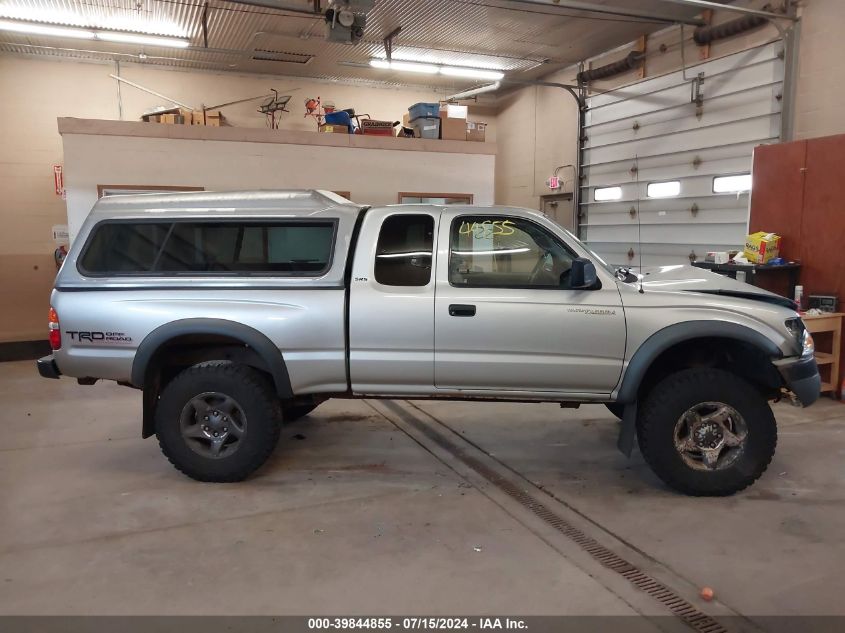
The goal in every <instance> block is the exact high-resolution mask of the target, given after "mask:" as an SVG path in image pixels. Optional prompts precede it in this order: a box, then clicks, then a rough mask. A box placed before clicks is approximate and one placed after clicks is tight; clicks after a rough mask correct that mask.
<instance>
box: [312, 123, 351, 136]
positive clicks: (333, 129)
mask: <svg viewBox="0 0 845 633" xmlns="http://www.w3.org/2000/svg"><path fill="white" fill-rule="evenodd" d="M319 131H320V132H324V133H327V134H349V127H348V126H346V125H337V124H331V125H328V124H323V125H321V126H320V129H319Z"/></svg>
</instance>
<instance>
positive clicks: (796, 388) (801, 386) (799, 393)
mask: <svg viewBox="0 0 845 633" xmlns="http://www.w3.org/2000/svg"><path fill="white" fill-rule="evenodd" d="M778 370H779V371H780V375H781V376H782V377H783V381H784V382H785V383H786V386H787V387H788V388H789V390H790V391H791V392H792V393H794V394H795V395H796V397H797V398H798V401H799V402H800V403H801V404H802V405H804V406H805V407H809V406H810V405H811V404H813V403H814V402H815V401H816V400H818V399H819V395H820V393H821V387H822V379H821V376H819V368H818V366H817V365H816V359H815V358H813V357H812V356H808V357H806V358H799V359H797V360H792V359H788V360H787V361H783V362H781V363H778Z"/></svg>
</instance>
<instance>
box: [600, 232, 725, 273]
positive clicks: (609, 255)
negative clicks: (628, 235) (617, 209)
mask: <svg viewBox="0 0 845 633" xmlns="http://www.w3.org/2000/svg"><path fill="white" fill-rule="evenodd" d="M637 247H638V244H637V240H636V239H632V240H630V241H628V242H618V243H617V242H614V243H610V242H608V243H595V250H596V252H601V254H602V257H603V258H604V260H605V261H606V262H607V263H608V264H610V265H612V266H632V267H634V268H636V267H638V266H639V265H640V259H639V258H640V251H639V249H638V248H637ZM629 249H631V250H632V251H633V253H634V257H633V258H629V257H628V251H629ZM684 249H685V250H684ZM730 249H731V247H729V246H727V245H726V246H725V247H724V248H719V250H730ZM712 250H714V246H713V245H712V244H683V245H677V246H674V247H672V248H669V247H667V246H666V245H665V244H649V243H647V242H645V241H643V242H642V263H643V267H644V268H645V267H649V266H670V265H675V264H689V263H690V260H689V255H690V253H695V255H696V257H699V258H701V257H704V255H705V254H706V253H707V252H708V251H712Z"/></svg>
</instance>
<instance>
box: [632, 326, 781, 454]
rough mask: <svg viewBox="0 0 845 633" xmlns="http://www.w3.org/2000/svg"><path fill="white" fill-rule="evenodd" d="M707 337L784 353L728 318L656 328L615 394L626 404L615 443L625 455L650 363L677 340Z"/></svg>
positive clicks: (776, 355)
mask: <svg viewBox="0 0 845 633" xmlns="http://www.w3.org/2000/svg"><path fill="white" fill-rule="evenodd" d="M707 337H719V338H730V339H734V340H736V341H742V342H743V343H750V344H751V345H754V346H756V347H759V348H760V349H762V350H763V351H765V352H766V353H767V354H768V355H769V356H771V357H772V358H781V357H782V356H783V352H782V351H781V350H780V348H779V347H778V346H777V345H775V344H774V343H773V342H772V341H771V340H770V339H769V338H767V337H765V336H763V335H762V334H760V333H759V332H757V331H755V330H752V329H751V328H750V327H747V326H745V325H739V324H737V323H731V322H729V321H685V322H684V323H676V324H674V325H670V326H668V327H665V328H663V329H662V330H659V331H657V332H655V333H654V334H652V335H651V336H650V337H649V338H647V339H646V340H645V342H644V343H643V344H642V345H640V348H639V349H638V350H637V351H636V352H635V353H634V356H633V358H631V361H630V362H629V363H628V367H627V368H626V370H625V374H624V375H623V377H622V385H621V386H620V387H619V392H618V393H617V395H616V402H619V403H620V404H624V405H625V412H624V415H623V416H622V425H621V427H620V429H619V438H618V440H617V443H616V445H617V447H618V448H619V450H620V451H621V452H622V454H623V455H625V456H626V457H630V456H631V451H632V450H633V448H634V440H635V439H636V436H637V431H636V425H637V392H638V391H639V388H640V384H641V383H642V380H643V377H645V374H646V372H647V371H648V369H649V368H650V367H651V364H652V363H653V362H654V361H655V360H656V359H657V357H658V356H660V355H661V354H662V353H663V352H665V351H666V350H667V349H669V348H670V347H673V346H674V345H677V344H678V343H683V342H684V341H690V340H693V339H696V338H707Z"/></svg>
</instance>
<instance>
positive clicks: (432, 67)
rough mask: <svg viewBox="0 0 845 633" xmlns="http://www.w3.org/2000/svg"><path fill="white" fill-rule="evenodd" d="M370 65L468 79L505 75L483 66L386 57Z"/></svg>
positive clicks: (497, 77)
mask: <svg viewBox="0 0 845 633" xmlns="http://www.w3.org/2000/svg"><path fill="white" fill-rule="evenodd" d="M370 66H372V67H373V68H383V69H389V70H401V71H405V72H409V73H424V74H428V75H435V74H437V73H440V74H441V75H448V76H450V77H466V78H468V79H492V80H498V79H502V78H503V77H504V76H505V73H503V72H499V71H496V70H483V69H481V68H463V67H460V66H439V65H437V64H424V63H421V62H403V61H396V60H391V61H387V60H386V59H371V60H370Z"/></svg>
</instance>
